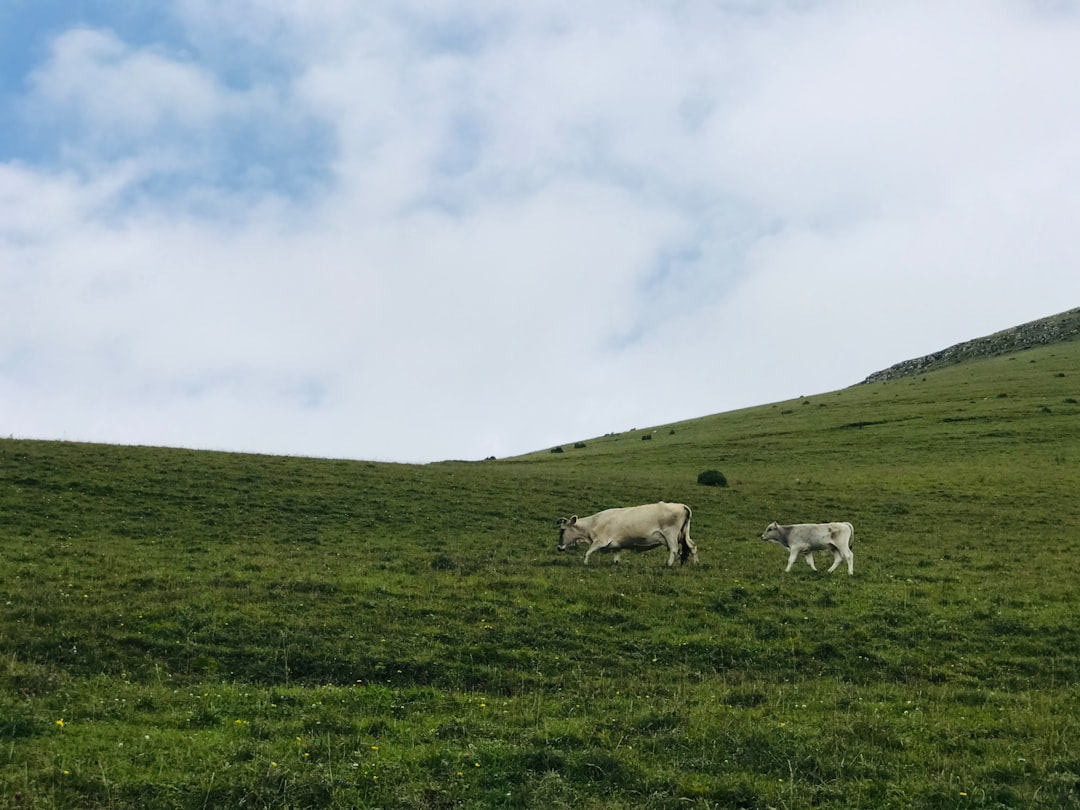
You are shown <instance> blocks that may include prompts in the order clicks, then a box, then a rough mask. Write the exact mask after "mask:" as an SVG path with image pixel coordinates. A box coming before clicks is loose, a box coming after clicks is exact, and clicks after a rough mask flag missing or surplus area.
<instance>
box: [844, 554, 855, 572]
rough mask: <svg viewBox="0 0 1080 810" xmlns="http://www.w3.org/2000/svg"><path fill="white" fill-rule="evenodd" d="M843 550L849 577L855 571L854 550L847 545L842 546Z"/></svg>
mask: <svg viewBox="0 0 1080 810" xmlns="http://www.w3.org/2000/svg"><path fill="white" fill-rule="evenodd" d="M844 551H846V552H847V553H846V554H845V555H844V557H845V558H846V559H847V572H848V576H849V577H850V576H852V575H854V573H855V552H853V551H852V550H851V549H850V548H847V547H845V548H844Z"/></svg>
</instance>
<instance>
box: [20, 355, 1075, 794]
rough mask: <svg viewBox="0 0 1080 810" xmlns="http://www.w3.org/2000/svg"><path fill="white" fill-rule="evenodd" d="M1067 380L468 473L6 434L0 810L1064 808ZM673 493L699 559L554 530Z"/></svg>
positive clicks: (984, 361)
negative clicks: (807, 532)
mask: <svg viewBox="0 0 1080 810" xmlns="http://www.w3.org/2000/svg"><path fill="white" fill-rule="evenodd" d="M1078 369H1080V341H1077V340H1072V341H1067V342H1063V343H1058V344H1054V345H1049V346H1039V347H1036V348H1033V349H1030V350H1026V351H1023V352H1019V353H1012V354H1006V355H1000V356H995V357H979V358H976V359H969V360H966V361H964V362H961V363H958V364H955V365H950V366H948V367H944V368H939V369H936V370H933V371H927V372H926V373H922V374H919V375H918V376H917V377H907V378H902V379H895V380H889V381H884V382H874V383H871V384H868V385H858V386H853V387H851V388H846V389H843V390H840V391H834V392H828V393H822V394H817V395H814V396H812V397H805V398H800V399H796V400H791V401H787V402H778V403H775V404H770V405H766V406H762V407H756V408H748V409H744V410H740V411H734V412H729V413H723V414H717V415H713V416H709V417H705V418H701V419H695V420H689V421H686V422H681V423H677V424H671V425H666V426H663V427H660V428H654V429H649V430H648V431H630V432H626V433H621V434H617V435H609V436H605V437H601V438H598V439H595V440H588V441H584V442H576V443H574V445H567V446H566V447H565V448H564V449H563V452H561V453H552V452H549V451H547V450H545V451H543V452H538V453H534V454H531V455H528V456H522V457H519V458H513V459H501V460H493V461H487V462H441V463H438V464H429V465H401V464H376V463H369V462H353V461H331V460H320V459H304V458H289V457H272V456H254V455H241V454H227V453H209V452H192V451H185V450H168V449H158V448H146V447H134V448H131V447H116V446H102V445H85V444H72V443H62V442H32V441H20V440H11V439H0V564H2V565H0V735H3V736H2V737H0V739H3V740H5V741H8V744H7V745H2V746H0V810H9V808H10V810H15V808H19V810H23V808H28V807H29V808H41V809H44V808H66V807H109V808H124V810H135V808H146V807H154V808H176V809H177V810H180V809H181V808H182V809H183V810H189V809H190V810H196V808H201V807H211V806H212V807H296V808H300V807H320V808H333V809H334V810H336V809H337V808H341V810H344V809H345V808H351V807H382V808H388V809H389V808H400V810H406V808H408V810H412V808H417V807H428V808H446V809H447V810H449V808H488V807H507V808H517V809H518V810H528V809H530V808H571V807H572V808H582V810H623V809H624V808H627V809H629V808H633V809H634V810H681V809H682V808H701V810H705V808H717V807H745V808H759V807H760V808H765V807H787V808H796V807H820V808H865V807H875V808H897V809H898V810H899V808H904V810H907V808H911V807H920V808H921V807H925V808H939V807H941V808H944V807H949V808H952V807H963V808H985V810H991V808H994V809H995V810H996V808H1002V807H1032V808H1045V810H1057V808H1061V807H1077V806H1080V687H1078V684H1080V621H1078V619H1077V617H1078V616H1080V593H1078V591H1077V588H1076V571H1075V562H1074V558H1075V556H1076V538H1077V537H1078V536H1080V499H1077V497H1076V493H1077V492H1078V491H1080V371H1078ZM705 469H718V470H721V471H722V472H723V473H724V474H725V475H726V477H727V480H728V481H729V486H728V487H724V488H721V487H706V486H700V485H698V484H697V483H696V478H697V474H698V473H699V472H700V471H702V470H705ZM660 499H663V500H667V501H681V502H684V503H687V504H688V505H690V506H691V508H692V509H693V521H692V535H693V538H694V540H695V541H696V542H697V545H698V548H699V553H700V556H701V564H700V565H698V566H686V567H681V568H680V567H678V566H676V567H674V568H672V569H668V568H666V567H665V566H664V564H663V560H664V558H665V555H663V554H662V553H660V552H655V551H654V552H649V553H645V554H640V555H624V558H623V560H622V562H621V563H620V564H619V565H617V566H616V565H613V564H612V562H611V558H610V557H600V556H599V555H597V557H594V558H593V561H592V562H591V563H590V565H589V567H588V568H586V567H585V566H583V565H582V562H581V558H582V556H583V553H584V551H583V549H579V550H578V551H577V553H570V554H558V553H557V552H556V551H555V545H556V539H557V532H556V529H555V527H554V523H555V520H556V519H557V518H558V517H564V516H568V515H570V514H579V515H584V514H589V513H591V512H594V511H598V510H600V509H603V508H606V507H610V506H617V505H627V504H631V503H645V502H655V501H657V500H660ZM774 519H775V520H779V521H781V522H783V523H795V522H803V521H819V520H847V521H851V522H852V523H853V524H854V525H855V532H856V536H855V545H854V553H855V572H854V576H850V577H849V576H848V575H847V573H846V572H845V571H837V572H836V573H834V574H828V573H826V572H825V571H824V568H826V567H827V565H828V563H829V557H830V555H828V554H822V555H821V556H820V557H819V560H818V567H819V569H820V570H819V571H817V572H815V571H811V570H810V568H809V567H808V566H806V565H805V564H802V563H800V564H799V565H798V566H797V567H796V568H795V569H793V570H792V571H791V572H790V573H789V574H783V573H782V572H783V568H784V565H785V563H786V556H787V555H786V554H785V553H784V552H783V550H782V549H778V548H776V547H775V546H772V545H768V544H765V543H763V542H761V540H760V539H759V535H760V533H761V532H762V531H763V530H764V528H765V526H766V524H767V523H768V522H769V521H771V520H774ZM823 563H824V565H823Z"/></svg>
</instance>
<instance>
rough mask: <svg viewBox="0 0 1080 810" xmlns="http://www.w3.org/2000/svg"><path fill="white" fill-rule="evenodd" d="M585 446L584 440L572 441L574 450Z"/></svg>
mask: <svg viewBox="0 0 1080 810" xmlns="http://www.w3.org/2000/svg"><path fill="white" fill-rule="evenodd" d="M584 448H585V442H574V449H575V450H582V449H584Z"/></svg>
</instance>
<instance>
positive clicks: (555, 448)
mask: <svg viewBox="0 0 1080 810" xmlns="http://www.w3.org/2000/svg"><path fill="white" fill-rule="evenodd" d="M551 452H552V453H565V452H566V451H565V450H563V449H562V445H559V446H558V447H552V448H551Z"/></svg>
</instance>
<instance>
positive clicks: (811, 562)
mask: <svg viewBox="0 0 1080 810" xmlns="http://www.w3.org/2000/svg"><path fill="white" fill-rule="evenodd" d="M804 559H805V560H806V564H807V565H809V566H810V567H811V568H812V569H813V570H815V571H817V565H815V564H814V552H812V551H808V552H806V556H805V557H804Z"/></svg>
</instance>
